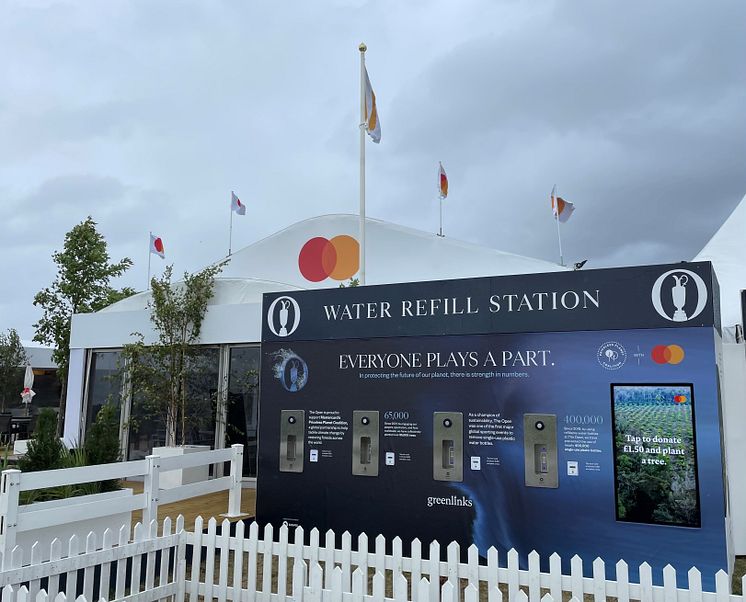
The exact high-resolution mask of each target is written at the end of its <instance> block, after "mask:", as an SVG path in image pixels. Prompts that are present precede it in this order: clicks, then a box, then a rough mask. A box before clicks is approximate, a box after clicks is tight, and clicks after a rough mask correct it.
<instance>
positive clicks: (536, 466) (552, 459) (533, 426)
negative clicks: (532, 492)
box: [523, 414, 559, 488]
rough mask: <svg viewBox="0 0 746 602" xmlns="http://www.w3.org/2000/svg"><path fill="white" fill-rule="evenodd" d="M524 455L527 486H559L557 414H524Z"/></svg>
mask: <svg viewBox="0 0 746 602" xmlns="http://www.w3.org/2000/svg"><path fill="white" fill-rule="evenodd" d="M523 455H524V465H525V477H526V487H552V488H556V487H559V466H558V464H557V416H555V415H554V414H524V415H523Z"/></svg>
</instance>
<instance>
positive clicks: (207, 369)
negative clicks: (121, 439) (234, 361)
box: [127, 347, 220, 460]
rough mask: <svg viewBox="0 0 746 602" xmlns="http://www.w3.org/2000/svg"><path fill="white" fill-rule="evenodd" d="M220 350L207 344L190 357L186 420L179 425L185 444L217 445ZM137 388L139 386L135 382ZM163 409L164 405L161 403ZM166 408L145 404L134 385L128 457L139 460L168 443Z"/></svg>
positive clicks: (179, 432) (177, 426) (179, 431)
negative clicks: (216, 419)
mask: <svg viewBox="0 0 746 602" xmlns="http://www.w3.org/2000/svg"><path fill="white" fill-rule="evenodd" d="M219 357H220V356H219V350H218V349H217V348H214V347H204V348H200V349H198V350H197V352H196V353H195V354H194V355H193V356H192V357H191V358H190V359H189V364H190V365H189V368H188V377H187V382H186V407H187V409H186V416H187V419H186V421H185V422H184V423H183V424H182V422H181V420H179V421H178V424H177V425H176V440H177V442H178V443H179V444H181V442H182V430H183V433H184V437H183V442H184V444H186V445H208V446H210V447H211V448H212V447H214V444H215V416H216V406H217V399H218V382H219V371H218V364H219ZM135 387H136V385H135ZM158 405H159V406H160V407H161V408H162V405H161V404H158ZM164 412H165V409H163V410H162V411H161V412H159V411H158V408H156V407H154V404H152V403H150V404H148V403H144V402H143V400H142V396H141V395H138V391H137V389H136V388H135V390H134V391H133V396H132V410H131V412H130V422H129V443H128V453H127V457H128V459H130V460H140V459H142V458H144V457H145V456H147V455H149V454H150V453H151V452H152V450H153V448H154V447H158V446H163V445H166V427H165V424H166V423H165V420H166V418H165V414H164Z"/></svg>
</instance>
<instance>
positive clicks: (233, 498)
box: [226, 443, 243, 517]
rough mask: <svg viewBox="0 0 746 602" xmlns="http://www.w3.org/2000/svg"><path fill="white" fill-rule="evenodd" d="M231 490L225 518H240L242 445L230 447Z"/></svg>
mask: <svg viewBox="0 0 746 602" xmlns="http://www.w3.org/2000/svg"><path fill="white" fill-rule="evenodd" d="M231 450H233V454H232V456H231V488H230V490H229V491H228V513H227V514H226V516H228V517H234V516H241V477H242V476H243V445H241V444H240V443H237V444H235V445H231Z"/></svg>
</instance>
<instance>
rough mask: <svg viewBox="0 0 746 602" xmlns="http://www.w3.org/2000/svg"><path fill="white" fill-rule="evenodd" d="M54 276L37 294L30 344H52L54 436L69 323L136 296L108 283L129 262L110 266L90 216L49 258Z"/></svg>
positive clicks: (66, 359) (62, 410)
mask: <svg viewBox="0 0 746 602" xmlns="http://www.w3.org/2000/svg"><path fill="white" fill-rule="evenodd" d="M52 259H53V261H54V262H55V263H56V264H57V276H56V277H55V279H54V282H52V284H51V286H49V287H47V288H45V289H43V290H41V291H39V292H38V293H37V294H36V296H35V297H34V305H37V306H39V307H41V308H42V310H43V312H44V313H43V315H42V317H41V319H40V320H39V321H38V322H37V323H36V324H34V327H35V328H36V335H35V336H34V340H35V341H38V342H40V343H43V344H47V345H52V346H53V347H54V352H53V353H52V359H53V360H54V361H55V362H56V364H57V375H58V377H59V379H60V381H61V382H62V396H61V397H60V414H59V424H58V431H59V429H60V426H61V424H62V420H63V418H64V415H65V394H66V391H67V367H68V362H69V359H70V323H71V320H72V316H73V314H81V313H88V312H94V311H98V310H99V309H102V308H104V307H106V306H107V305H110V304H111V303H113V302H114V301H118V300H119V299H122V298H125V297H128V296H130V295H132V294H133V293H134V292H135V291H134V290H133V289H130V288H124V289H122V290H120V291H117V290H116V289H114V288H112V287H111V285H110V282H111V279H112V278H116V277H118V276H121V275H122V274H123V273H124V272H126V271H127V270H128V269H129V268H130V266H131V265H132V260H131V259H129V258H128V257H125V258H124V259H121V260H120V261H118V262H116V263H111V262H110V259H109V253H108V251H107V246H106V239H104V237H103V236H102V235H101V234H100V233H99V232H98V230H96V222H94V221H93V218H91V217H90V216H88V218H86V219H85V220H84V221H82V222H81V223H79V224H78V225H77V226H75V227H74V228H73V229H72V230H70V231H69V232H68V233H67V234H66V235H65V242H64V246H63V250H62V251H56V252H55V253H54V254H53V255H52Z"/></svg>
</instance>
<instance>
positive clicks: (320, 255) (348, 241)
mask: <svg viewBox="0 0 746 602" xmlns="http://www.w3.org/2000/svg"><path fill="white" fill-rule="evenodd" d="M359 261H360V245H359V244H358V242H357V240H355V239H354V238H353V237H352V236H347V235H346V234H341V235H339V236H335V237H334V238H331V239H326V238H324V237H323V236H317V237H315V238H311V239H310V240H308V241H306V244H304V245H303V248H302V249H301V250H300V253H299V254H298V268H299V269H300V273H301V274H302V275H303V277H304V278H305V279H306V280H308V281H310V282H321V281H322V280H326V279H327V278H331V279H332V280H347V279H349V278H352V277H353V276H354V275H355V274H356V273H357V271H358V268H359Z"/></svg>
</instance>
